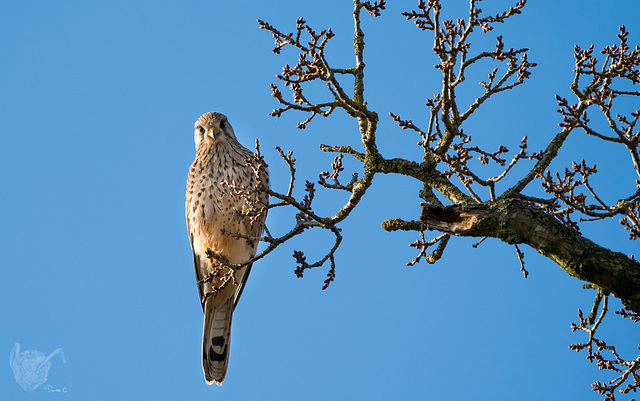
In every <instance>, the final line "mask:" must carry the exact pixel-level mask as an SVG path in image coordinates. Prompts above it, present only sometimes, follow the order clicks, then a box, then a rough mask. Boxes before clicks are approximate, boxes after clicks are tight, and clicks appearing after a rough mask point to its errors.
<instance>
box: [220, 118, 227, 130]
mask: <svg viewBox="0 0 640 401" xmlns="http://www.w3.org/2000/svg"><path fill="white" fill-rule="evenodd" d="M226 124H227V121H226V120H221V121H220V129H221V130H223V131H224V126H225V125H226Z"/></svg>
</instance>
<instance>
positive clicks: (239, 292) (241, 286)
mask: <svg viewBox="0 0 640 401" xmlns="http://www.w3.org/2000/svg"><path fill="white" fill-rule="evenodd" d="M251 266H252V264H251V265H249V266H247V270H245V272H244V276H243V277H242V280H240V282H239V283H238V288H237V289H236V294H235V295H234V297H233V310H236V306H237V305H238V300H240V295H242V291H244V285H245V284H246V283H247V279H248V278H249V273H251Z"/></svg>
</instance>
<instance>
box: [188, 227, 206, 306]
mask: <svg viewBox="0 0 640 401" xmlns="http://www.w3.org/2000/svg"><path fill="white" fill-rule="evenodd" d="M187 230H188V232H189V242H190V243H191V249H192V250H193V249H194V247H193V234H192V233H191V229H190V227H189V220H188V219H187ZM200 262H201V260H200V256H198V254H197V253H196V251H193V270H194V271H195V273H196V285H197V286H198V296H199V297H200V304H201V305H202V310H203V311H204V294H203V292H204V284H200V280H202V274H201V272H202V269H201V268H200Z"/></svg>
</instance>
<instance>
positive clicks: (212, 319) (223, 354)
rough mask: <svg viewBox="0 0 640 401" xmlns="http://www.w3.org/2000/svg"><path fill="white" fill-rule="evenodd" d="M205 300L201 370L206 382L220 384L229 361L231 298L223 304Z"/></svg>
mask: <svg viewBox="0 0 640 401" xmlns="http://www.w3.org/2000/svg"><path fill="white" fill-rule="evenodd" d="M211 301H213V299H210V300H207V301H206V302H205V307H204V329H203V334H202V370H204V379H205V380H206V381H207V384H212V383H213V382H216V384H217V385H219V386H220V385H222V382H223V380H224V376H225V374H226V373H227V365H228V363H229V345H230V340H231V315H232V313H233V298H231V299H230V300H229V302H226V303H225V304H223V305H215V306H214V305H213V302H211Z"/></svg>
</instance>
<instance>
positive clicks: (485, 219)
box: [420, 200, 640, 312]
mask: <svg viewBox="0 0 640 401" xmlns="http://www.w3.org/2000/svg"><path fill="white" fill-rule="evenodd" d="M420 218H421V220H422V222H423V223H424V224H425V226H427V227H428V229H430V230H436V231H440V232H444V233H450V234H455V235H461V236H472V237H485V236H486V237H493V238H498V239H500V240H501V241H504V242H506V243H508V244H527V245H529V246H530V247H532V248H534V249H535V250H537V251H538V252H540V253H541V254H542V255H544V256H546V257H548V258H549V259H551V260H553V261H554V262H555V263H556V264H557V265H558V266H560V267H561V268H562V269H563V270H565V271H566V272H567V273H568V274H569V275H571V276H573V277H576V278H578V279H580V280H584V281H588V282H590V283H593V284H596V285H597V286H599V287H600V288H601V289H602V290H605V291H609V292H611V293H612V294H614V295H615V296H617V297H618V298H620V300H621V301H622V304H623V305H624V306H625V308H627V309H630V310H633V311H634V312H640V263H638V262H637V261H635V260H633V259H631V258H629V257H628V256H626V255H624V254H622V253H619V252H613V251H611V250H609V249H606V248H604V247H602V246H599V245H597V244H595V243H594V242H592V241H591V240H589V239H587V238H585V237H583V236H582V235H580V234H579V233H577V232H576V231H574V230H572V229H570V228H568V227H566V226H565V225H563V224H562V223H561V222H559V221H558V220H557V219H555V218H554V217H552V216H550V215H548V214H545V213H544V212H543V211H541V210H539V209H536V208H533V207H531V206H528V205H527V204H526V203H525V202H523V201H519V200H499V201H497V202H487V203H484V204H468V205H456V206H449V207H438V206H433V205H426V204H425V205H423V208H422V214H421V216H420Z"/></svg>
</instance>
